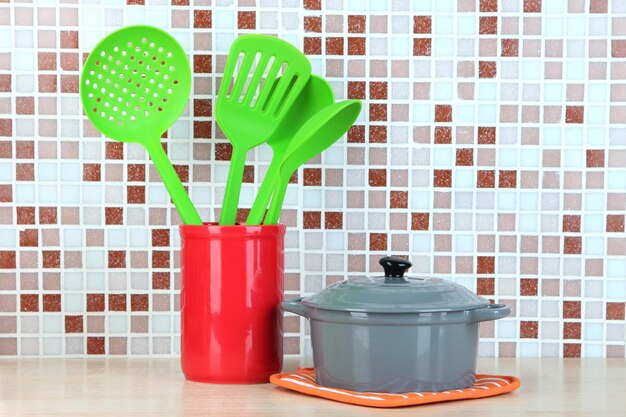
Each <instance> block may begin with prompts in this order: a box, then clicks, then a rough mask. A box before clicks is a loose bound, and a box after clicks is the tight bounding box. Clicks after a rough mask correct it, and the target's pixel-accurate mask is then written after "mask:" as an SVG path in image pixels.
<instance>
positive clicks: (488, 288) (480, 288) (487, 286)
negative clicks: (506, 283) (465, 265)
mask: <svg viewBox="0 0 626 417" xmlns="http://www.w3.org/2000/svg"><path fill="white" fill-rule="evenodd" d="M476 293H477V294H478V295H494V294H495V279H493V278H477V279H476Z"/></svg>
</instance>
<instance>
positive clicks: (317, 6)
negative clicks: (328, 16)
mask: <svg viewBox="0 0 626 417" xmlns="http://www.w3.org/2000/svg"><path fill="white" fill-rule="evenodd" d="M304 8H305V10H322V0H304Z"/></svg>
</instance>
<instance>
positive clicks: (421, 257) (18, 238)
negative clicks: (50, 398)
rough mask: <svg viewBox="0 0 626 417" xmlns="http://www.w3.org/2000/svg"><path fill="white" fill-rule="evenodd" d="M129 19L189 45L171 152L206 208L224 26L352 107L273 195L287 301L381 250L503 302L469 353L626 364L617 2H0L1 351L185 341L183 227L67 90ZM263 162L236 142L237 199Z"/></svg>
mask: <svg viewBox="0 0 626 417" xmlns="http://www.w3.org/2000/svg"><path fill="white" fill-rule="evenodd" d="M190 3H191V4H190ZM137 23H148V24H152V25H156V26H159V27H162V28H166V29H167V30H168V31H169V32H170V33H172V34H173V35H174V36H175V37H176V38H177V39H178V40H179V41H180V42H181V44H182V45H183V46H184V48H185V50H187V51H188V52H189V54H190V60H191V61H192V67H193V71H194V88H193V97H192V99H191V100H190V103H189V107H188V109H187V110H186V112H185V114H184V115H183V117H182V118H181V119H180V120H179V122H177V123H176V124H175V125H174V126H173V127H172V129H171V130H170V131H169V132H168V134H167V136H168V137H167V139H164V143H166V144H167V150H168V153H169V155H170V157H171V159H172V160H173V161H174V163H175V164H176V167H177V170H178V173H179V175H180V177H181V178H182V179H183V181H185V182H186V183H187V184H188V185H189V189H190V192H191V196H192V199H193V200H194V202H195V203H196V205H197V206H198V207H199V211H200V213H201V215H202V216H203V218H204V219H206V220H212V219H215V218H216V213H217V210H216V208H217V207H219V205H220V203H221V196H222V194H223V189H224V183H225V178H226V174H227V169H228V158H229V155H230V146H229V144H228V142H227V141H226V140H225V138H224V136H223V134H222V133H221V132H220V131H219V129H218V128H217V127H216V125H215V123H214V119H213V112H212V109H213V105H214V93H215V91H216V90H217V88H218V86H219V82H220V72H221V71H222V69H223V67H224V62H225V56H226V52H227V51H228V48H229V46H230V44H231V42H232V41H233V39H234V38H235V36H237V35H239V34H243V33H257V32H262V33H269V34H275V35H278V36H280V37H281V38H283V39H286V40H288V41H290V42H292V43H294V44H295V45H297V46H298V47H300V48H302V50H303V51H304V52H305V53H306V54H308V56H309V57H310V59H311V62H312V64H313V69H314V72H315V73H317V74H321V75H324V76H326V77H327V78H328V79H329V81H330V82H331V84H332V86H333V88H334V91H335V94H336V97H337V98H338V99H344V98H358V99H361V100H363V102H364V111H363V113H362V115H361V117H360V119H359V121H358V122H357V124H356V126H354V127H353V128H352V130H351V131H350V132H349V134H348V135H347V137H346V138H345V139H344V140H343V141H342V142H341V143H340V144H339V145H336V146H335V147H333V148H331V149H330V150H329V151H327V152H326V153H325V154H324V155H323V156H322V157H321V158H318V159H317V160H314V161H312V162H311V163H309V164H308V165H307V166H306V167H305V168H304V169H301V170H300V171H299V172H298V176H297V181H296V184H293V185H292V186H291V188H290V190H289V192H288V194H287V199H286V205H285V210H284V212H283V222H285V223H286V224H287V225H288V226H289V229H288V230H289V231H288V235H287V239H286V245H287V248H286V268H287V270H286V279H285V283H286V292H287V295H288V296H295V295H298V294H311V293H313V292H316V291H318V290H319V289H321V288H322V287H324V286H325V285H327V284H329V283H332V282H335V281H337V280H340V279H343V278H344V277H345V276H352V277H356V276H360V275H363V274H369V273H375V274H378V273H380V268H379V266H378V265H377V259H378V258H379V257H381V256H383V255H386V254H390V253H393V254H397V255H404V256H409V257H410V258H411V259H412V260H413V261H414V264H415V266H414V267H413V269H412V273H413V274H414V275H417V276H431V275H434V276H438V277H444V278H450V279H454V280H456V281H457V282H459V283H462V284H464V285H466V286H468V287H469V288H471V289H472V290H475V291H477V292H478V293H479V294H482V295H484V296H486V297H488V298H489V299H491V300H494V301H497V302H501V303H507V304H511V305H512V306H513V309H514V314H513V315H512V317H511V318H509V319H506V320H503V321H500V322H498V323H495V324H494V323H487V324H484V325H483V326H482V328H481V335H482V341H481V344H480V353H481V355H486V356H516V355H517V356H566V357H581V356H582V357H592V356H612V357H624V356H625V351H624V346H625V330H626V324H625V320H624V318H625V317H624V304H625V299H626V281H625V276H626V235H625V233H624V213H625V212H626V1H621V0H613V1H608V0H569V1H567V0H562V1H560V0H559V1H557V0H554V1H553V0H550V1H547V0H544V1H543V2H542V1H541V0H500V1H496V0H458V1H453V0H436V1H435V0H432V1H431V0H415V1H412V2H411V1H408V0H395V1H390V2H387V1H374V0H372V1H369V2H367V1H361V0H329V1H321V0H305V1H304V2H302V1H298V0H240V1H238V2H235V1H233V0H213V1H212V2H211V0H204V1H195V2H193V1H191V2H190V0H173V1H171V3H170V2H167V1H165V0H152V1H151V0H147V1H141V0H134V1H133V0H129V1H127V2H125V1H118V0H108V1H107V0H105V1H99V0H92V1H80V2H78V1H76V0H64V1H60V2H52V1H36V2H34V3H31V2H28V1H19V2H11V3H9V2H6V1H3V2H0V223H1V224H0V356H4V357H16V356H24V357H29V356H64V355H68V356H82V355H133V356H134V355H165V356H167V355H176V354H177V353H178V352H179V344H180V340H179V337H178V332H179V316H178V313H177V310H178V308H179V296H178V289H179V287H180V274H179V269H178V268H179V253H178V248H179V246H180V240H179V237H178V232H177V224H178V223H179V219H178V217H177V215H176V214H175V213H174V211H173V207H172V206H171V205H170V204H169V200H168V197H167V195H166V192H165V189H164V187H163V186H162V185H161V183H160V181H159V178H158V175H157V173H156V171H155V170H154V168H153V167H152V166H151V165H150V163H149V161H148V160H147V159H146V155H145V153H144V151H143V150H142V149H141V148H139V147H137V146H132V145H121V144H119V143H115V142H113V141H111V140H108V139H107V140H105V139H104V138H102V137H101V135H100V134H99V133H98V132H97V131H95V129H94V128H93V127H92V126H91V125H90V123H89V122H88V121H87V119H86V118H85V116H84V115H83V114H82V110H81V107H80V103H79V98H78V95H77V93H78V79H79V72H80V69H81V66H82V62H83V60H84V59H85V57H86V54H87V53H88V51H90V49H91V48H92V47H93V46H94V45H95V44H96V42H97V41H98V40H99V39H100V38H102V37H103V36H104V35H105V34H106V33H108V32H110V31H112V30H114V29H116V28H118V27H121V26H124V25H130V24H137ZM270 158H271V152H270V151H269V150H268V148H261V149H257V150H255V151H254V152H253V153H250V154H249V158H248V166H247V168H246V175H245V180H246V184H244V188H243V194H242V203H243V204H242V205H243V206H244V207H246V206H247V207H249V206H250V204H251V202H252V201H253V198H254V195H255V191H256V190H257V188H258V184H259V182H260V180H261V179H262V177H263V174H264V172H265V170H266V169H267V166H268V164H269V160H270ZM285 323H286V331H287V334H286V339H285V340H286V344H285V347H286V353H288V354H291V355H310V350H309V348H308V344H307V340H308V336H307V329H306V327H305V326H306V325H305V323H304V322H303V321H301V320H300V319H299V318H297V317H295V316H289V317H287V318H286V320H285Z"/></svg>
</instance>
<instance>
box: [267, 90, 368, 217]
mask: <svg viewBox="0 0 626 417" xmlns="http://www.w3.org/2000/svg"><path fill="white" fill-rule="evenodd" d="M360 112H361V102H360V101H359V100H347V101H342V102H339V103H335V104H333V105H331V106H328V107H326V108H324V109H322V110H321V111H319V112H318V113H317V114H315V116H313V117H312V118H310V119H309V120H308V121H307V122H306V123H305V124H303V125H302V127H301V128H300V130H298V132H297V133H296V135H295V137H294V139H293V140H292V141H291V144H290V145H289V147H288V149H287V151H286V152H285V155H284V156H283V160H282V163H281V165H280V170H279V175H278V182H277V184H276V189H275V190H274V194H273V195H272V201H271V202H270V207H269V209H268V211H267V215H266V216H265V223H264V224H276V223H277V222H278V218H279V217H280V211H281V209H282V206H283V201H284V200H285V193H286V192H287V184H289V179H290V178H291V176H292V175H293V173H294V172H296V170H297V169H298V168H299V167H300V165H302V164H304V163H306V162H307V161H309V160H310V159H311V158H313V157H314V156H316V155H318V154H320V153H322V152H323V151H325V150H326V149H327V148H329V147H330V146H331V145H332V144H333V143H335V142H336V141H337V140H338V139H339V138H340V137H341V136H343V134H344V133H346V132H347V131H348V129H350V126H352V124H354V122H355V120H356V119H357V117H358V116H359V113H360Z"/></svg>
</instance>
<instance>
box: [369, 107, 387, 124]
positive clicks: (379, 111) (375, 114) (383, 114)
mask: <svg viewBox="0 0 626 417" xmlns="http://www.w3.org/2000/svg"><path fill="white" fill-rule="evenodd" d="M369 119H370V121H372V122H384V121H386V120H387V105H386V104H370V105H369Z"/></svg>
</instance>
